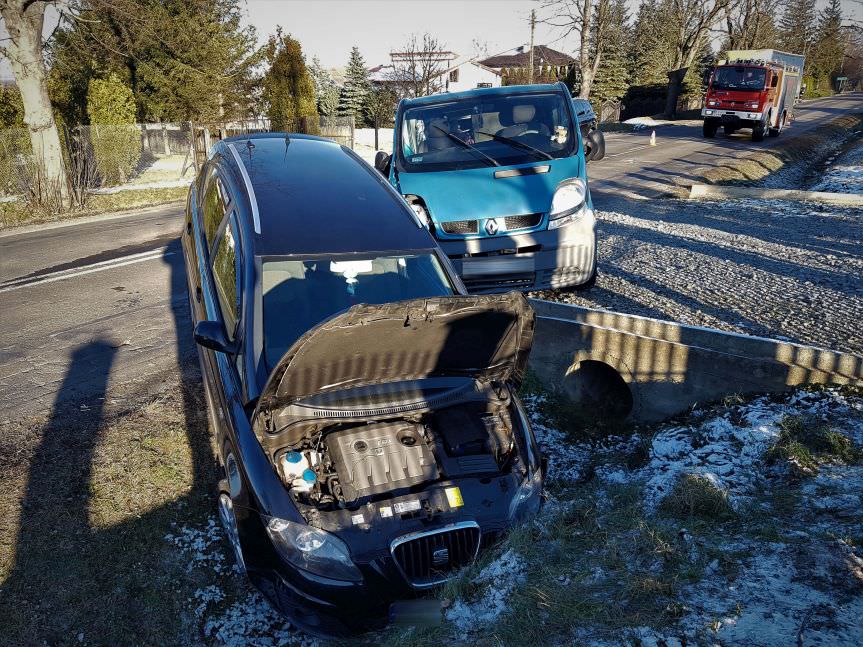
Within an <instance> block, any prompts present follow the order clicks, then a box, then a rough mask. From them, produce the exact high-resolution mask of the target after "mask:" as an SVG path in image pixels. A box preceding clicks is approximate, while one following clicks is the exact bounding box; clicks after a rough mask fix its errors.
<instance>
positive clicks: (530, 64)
mask: <svg viewBox="0 0 863 647" xmlns="http://www.w3.org/2000/svg"><path fill="white" fill-rule="evenodd" d="M535 29H536V11H535V10H533V9H531V10H530V53H529V54H528V56H527V66H528V73H527V82H528V83H533V32H534V30H535Z"/></svg>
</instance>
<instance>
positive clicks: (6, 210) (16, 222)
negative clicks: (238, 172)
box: [0, 187, 189, 229]
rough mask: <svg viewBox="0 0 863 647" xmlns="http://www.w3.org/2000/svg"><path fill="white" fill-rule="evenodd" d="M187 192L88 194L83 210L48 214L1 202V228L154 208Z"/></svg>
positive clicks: (21, 203)
mask: <svg viewBox="0 0 863 647" xmlns="http://www.w3.org/2000/svg"><path fill="white" fill-rule="evenodd" d="M188 193H189V189H188V187H173V188H167V189H139V190H134V191H120V192H118V193H112V194H106V195H102V194H98V195H92V196H90V199H89V201H88V203H87V208H86V209H81V210H75V211H64V212H62V213H48V212H45V211H42V210H40V209H37V208H35V207H33V206H32V205H30V204H28V203H26V202H24V201H22V200H18V201H17V202H2V203H0V229H5V228H8V227H20V226H22V225H33V224H39V223H43V222H54V221H57V220H69V219H70V218H80V217H81V216H92V215H95V214H99V213H106V212H109V211H122V210H124V209H137V208H139V207H153V206H157V205H160V204H168V203H172V202H179V201H181V200H185V198H186V195H187V194H188Z"/></svg>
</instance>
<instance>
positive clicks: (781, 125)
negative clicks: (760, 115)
mask: <svg viewBox="0 0 863 647" xmlns="http://www.w3.org/2000/svg"><path fill="white" fill-rule="evenodd" d="M787 117H788V115H787V114H786V113H784V112H783V113H782V117H780V119H779V125H778V126H777V127H776V128H771V129H770V130H769V131H768V134H769V135H770V136H771V137H779V133H781V132H782V129H783V128H785V119H786V118H787Z"/></svg>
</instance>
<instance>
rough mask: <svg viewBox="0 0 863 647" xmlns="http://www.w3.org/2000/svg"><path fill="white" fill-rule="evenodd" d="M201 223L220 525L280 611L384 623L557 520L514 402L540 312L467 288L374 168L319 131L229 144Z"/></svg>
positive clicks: (303, 617)
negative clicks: (530, 525)
mask: <svg viewBox="0 0 863 647" xmlns="http://www.w3.org/2000/svg"><path fill="white" fill-rule="evenodd" d="M186 211H187V212H186V223H185V228H184V230H183V236H182V239H183V250H184V254H185V259H186V268H187V272H188V277H189V293H190V302H191V308H192V315H193V320H194V322H195V329H194V334H195V339H196V341H197V342H198V346H199V351H200V358H201V365H202V369H203V374H204V385H205V392H206V398H207V403H208V410H209V414H210V423H211V425H212V428H213V429H214V432H215V434H216V441H217V445H218V447H219V448H220V450H221V451H220V453H221V456H220V458H221V461H222V464H223V466H224V470H225V473H224V479H223V480H222V481H221V482H220V484H219V495H218V496H219V513H220V516H221V519H222V522H223V524H224V526H225V530H226V533H227V535H228V538H229V539H230V542H231V544H232V546H233V548H234V552H235V557H236V561H237V563H238V565H239V567H240V568H241V569H243V570H245V571H246V572H247V573H248V576H249V578H250V579H251V581H252V582H253V583H254V584H255V585H256V586H257V587H258V588H259V589H260V590H261V591H262V592H263V593H264V594H265V595H266V597H267V598H268V599H269V600H270V602H271V603H272V604H273V605H274V606H276V607H277V608H279V609H281V610H282V611H283V612H284V613H285V614H287V615H288V616H289V617H290V618H291V620H292V621H293V622H295V623H296V624H297V625H298V626H300V627H301V628H303V629H305V630H307V631H310V632H312V633H317V634H323V635H339V634H348V633H354V632H357V631H363V630H368V629H374V628H379V627H382V626H384V625H385V624H386V622H387V619H388V617H389V615H390V613H391V609H392V608H404V604H403V603H401V602H400V601H402V600H410V599H412V598H416V597H417V596H419V595H421V594H422V592H423V591H425V590H426V589H429V588H431V587H434V586H435V585H437V584H440V583H441V582H443V581H445V580H446V579H447V578H448V577H450V576H451V575H452V574H453V573H455V572H456V571H457V570H458V569H459V568H461V567H462V566H464V565H466V564H469V563H470V562H471V561H472V560H473V559H474V558H475V557H476V555H477V553H478V551H479V550H480V548H481V547H482V546H484V545H487V544H489V543H490V542H494V541H495V540H496V539H497V538H498V537H499V536H500V535H501V534H502V533H503V532H504V531H506V530H507V528H509V527H510V526H511V525H512V524H513V523H515V522H516V521H517V520H518V519H521V518H523V517H525V516H528V515H530V514H533V513H534V512H535V511H536V510H537V509H538V506H539V501H540V491H541V489H542V479H543V473H544V469H543V468H542V464H541V458H540V454H539V451H538V449H537V446H536V441H535V439H534V437H533V433H532V431H531V429H530V425H529V423H528V420H527V418H526V416H525V413H524V410H523V408H522V405H521V404H520V402H519V400H518V398H517V396H516V389H517V388H518V386H519V383H520V381H521V378H522V375H523V372H524V370H525V366H526V362H527V355H528V353H529V350H530V347H531V342H532V337H533V325H534V317H533V311H532V310H531V308H530V306H529V305H528V303H527V301H526V300H525V298H524V297H523V296H522V295H521V294H518V293H515V292H513V293H509V294H504V295H494V296H492V295H488V296H466V295H465V292H464V287H463V285H462V284H461V282H460V281H459V278H458V276H457V274H456V273H455V272H454V271H453V268H452V266H451V265H450V263H449V261H448V259H447V258H446V256H445V255H444V254H443V253H442V252H441V251H440V249H439V248H438V246H437V245H436V243H435V241H434V239H433V238H432V236H431V234H430V233H429V231H428V229H427V228H426V225H425V224H424V223H423V222H422V221H421V220H420V219H419V218H418V217H417V216H416V215H415V213H414V212H413V211H412V210H411V208H410V207H409V206H408V205H407V203H405V202H404V200H403V199H402V198H401V196H399V195H398V194H397V193H396V192H395V191H394V190H393V189H392V188H391V187H390V186H389V184H387V182H386V181H385V180H384V179H383V178H382V177H380V175H379V174H378V173H377V172H376V171H375V170H374V169H373V168H372V167H370V166H369V165H367V164H366V163H365V162H363V161H362V160H361V159H360V158H358V157H357V156H356V155H355V154H354V153H353V152H352V151H350V150H349V149H346V148H344V147H341V146H339V145H337V144H335V143H333V142H331V141H328V140H324V139H319V138H316V137H310V136H302V135H289V136H287V135H284V134H270V135H255V136H247V137H239V138H229V139H225V140H223V141H221V142H219V143H218V144H216V145H215V146H214V147H213V149H212V151H211V154H210V157H209V159H208V160H207V162H206V163H205V164H204V166H203V168H202V169H201V172H200V174H199V177H198V179H197V180H196V182H195V183H194V184H193V186H192V188H191V191H190V194H189V199H188V206H187V210H186ZM394 602H399V604H397V605H395V606H394V607H393V603H394ZM400 605H401V606H400Z"/></svg>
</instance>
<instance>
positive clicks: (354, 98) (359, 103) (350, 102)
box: [339, 46, 371, 125]
mask: <svg viewBox="0 0 863 647" xmlns="http://www.w3.org/2000/svg"><path fill="white" fill-rule="evenodd" d="M370 91H371V83H369V72H368V69H367V68H366V62H365V61H364V60H363V55H362V54H360V50H359V48H358V47H356V46H354V47H353V48H352V49H351V57H350V60H349V61H348V67H347V69H346V70H345V84H344V86H343V87H342V91H341V94H340V96H339V115H341V116H343V117H353V118H354V120H355V122H356V124H357V125H361V124H363V123H364V120H365V113H366V104H367V102H368V97H369V92H370Z"/></svg>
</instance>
